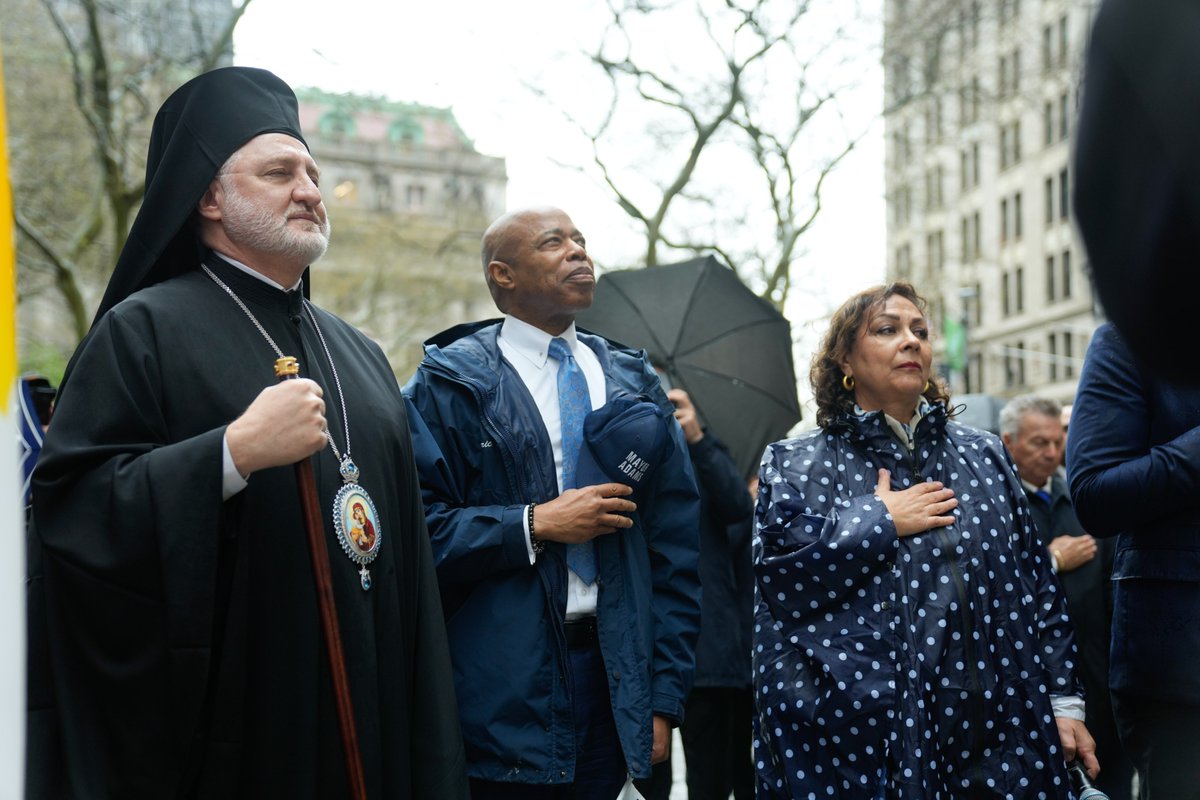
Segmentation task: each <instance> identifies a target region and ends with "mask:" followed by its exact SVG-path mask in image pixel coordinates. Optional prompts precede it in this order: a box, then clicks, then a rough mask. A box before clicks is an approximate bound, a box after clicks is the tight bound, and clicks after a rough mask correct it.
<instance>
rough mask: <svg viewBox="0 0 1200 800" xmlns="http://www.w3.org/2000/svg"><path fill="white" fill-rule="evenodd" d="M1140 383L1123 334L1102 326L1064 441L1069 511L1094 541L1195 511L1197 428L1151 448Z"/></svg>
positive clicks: (1199, 461)
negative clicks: (1069, 478)
mask: <svg viewBox="0 0 1200 800" xmlns="http://www.w3.org/2000/svg"><path fill="white" fill-rule="evenodd" d="M1144 381H1145V378H1144V376H1143V374H1142V372H1141V370H1140V369H1139V368H1138V366H1137V364H1136V363H1135V361H1134V357H1133V355H1132V353H1130V351H1129V349H1128V347H1127V346H1126V344H1125V342H1124V340H1123V339H1122V337H1121V335H1120V334H1118V333H1117V332H1116V330H1115V329H1114V328H1112V327H1111V326H1103V327H1101V328H1100V329H1099V330H1098V331H1097V332H1096V335H1095V337H1094V338H1093V340H1092V345H1091V347H1089V348H1088V354H1087V358H1086V360H1085V361H1084V365H1083V371H1082V373H1081V374H1080V377H1079V389H1078V391H1077V392H1076V395H1075V406H1074V410H1073V411H1072V414H1071V428H1070V433H1069V436H1068V441H1067V463H1068V464H1069V465H1070V473H1071V475H1070V477H1071V497H1072V500H1073V501H1074V504H1075V513H1076V515H1077V516H1078V517H1079V521H1080V522H1081V523H1083V526H1084V528H1086V529H1087V530H1088V531H1089V532H1091V533H1093V534H1095V535H1098V536H1113V535H1116V534H1118V533H1120V532H1122V531H1125V530H1130V529H1132V528H1137V527H1145V526H1146V525H1147V524H1150V523H1153V521H1154V519H1155V518H1156V517H1164V518H1165V517H1170V516H1173V515H1175V514H1178V513H1180V512H1185V511H1189V510H1195V509H1196V508H1197V500H1196V498H1197V497H1198V496H1200V458H1196V453H1198V452H1200V428H1193V429H1191V430H1189V431H1187V432H1186V433H1183V434H1181V435H1180V436H1178V437H1176V438H1175V439H1173V440H1171V441H1169V442H1164V443H1162V444H1157V445H1154V446H1151V445H1150V416H1151V414H1152V411H1153V410H1152V409H1151V408H1150V406H1149V403H1148V401H1147V397H1146V393H1145V390H1144Z"/></svg>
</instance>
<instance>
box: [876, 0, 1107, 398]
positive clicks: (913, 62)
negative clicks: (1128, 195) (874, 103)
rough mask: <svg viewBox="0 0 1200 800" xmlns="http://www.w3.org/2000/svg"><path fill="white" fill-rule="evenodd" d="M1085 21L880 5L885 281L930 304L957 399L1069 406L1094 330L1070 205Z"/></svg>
mask: <svg viewBox="0 0 1200 800" xmlns="http://www.w3.org/2000/svg"><path fill="white" fill-rule="evenodd" d="M1093 13H1094V3H1093V2H1090V0H887V2H886V15H887V16H886V22H885V34H884V58H885V70H886V80H887V86H886V100H885V102H886V110H885V117H884V119H885V131H886V137H887V157H886V167H885V169H886V183H887V207H888V227H887V240H888V265H887V274H888V276H889V277H890V278H905V279H908V280H911V281H912V282H913V283H914V284H915V285H916V286H917V287H918V289H919V290H920V291H921V292H922V293H923V294H924V295H925V296H926V297H927V298H928V299H929V301H930V306H931V315H932V317H933V323H934V325H935V326H936V329H937V330H938V331H943V330H944V331H946V335H945V336H942V337H939V339H940V341H939V344H938V356H937V359H938V361H939V362H940V363H941V364H943V365H944V366H945V365H950V366H952V367H953V369H952V370H950V378H951V382H952V388H953V390H954V391H955V392H957V393H965V392H973V393H980V392H982V393H988V394H992V395H998V396H1002V397H1011V396H1013V395H1017V394H1022V393H1025V392H1031V391H1037V392H1040V393H1044V394H1048V395H1050V396H1053V397H1055V398H1056V399H1058V400H1060V401H1064V402H1070V400H1071V399H1072V398H1073V396H1074V392H1075V383H1076V379H1077V377H1078V373H1079V366H1080V364H1081V361H1082V358H1083V355H1084V352H1085V350H1086V348H1087V345H1088V342H1089V340H1090V338H1091V333H1092V331H1093V330H1094V329H1095V327H1096V325H1097V316H1096V313H1095V310H1094V309H1093V300H1092V294H1091V291H1090V287H1089V285H1088V279H1087V274H1086V273H1087V268H1086V263H1085V262H1086V256H1085V254H1084V252H1083V248H1082V245H1081V243H1080V240H1079V237H1078V235H1077V233H1076V231H1075V228H1074V225H1073V221H1072V219H1071V204H1070V195H1071V174H1070V150H1071V137H1072V132H1073V128H1074V124H1075V120H1076V110H1077V108H1078V104H1079V91H1080V75H1081V67H1082V60H1083V54H1084V49H1085V45H1086V40H1087V32H1088V31H1089V29H1090V25H1091V20H1092V16H1093ZM959 325H961V326H962V328H963V329H965V334H966V337H965V352H964V349H960V348H956V347H955V339H956V335H957V332H958V329H959ZM959 353H962V357H961V359H960V358H958V357H957V356H958V354H959ZM956 361H958V362H959V363H954V362H956Z"/></svg>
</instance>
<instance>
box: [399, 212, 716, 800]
mask: <svg viewBox="0 0 1200 800" xmlns="http://www.w3.org/2000/svg"><path fill="white" fill-rule="evenodd" d="M483 266H484V274H485V276H486V279H487V282H488V287H489V289H490V290H491V292H492V296H493V298H494V299H495V301H496V305H497V307H499V308H500V310H501V311H503V312H505V314H506V316H505V318H504V319H503V320H491V321H486V322H480V323H473V324H468V325H462V326H458V327H455V328H452V329H450V330H448V331H446V332H444V333H442V334H439V335H438V336H435V337H434V338H433V339H431V340H430V341H429V342H427V343H426V351H425V359H424V361H423V362H422V363H421V366H420V367H419V368H418V370H417V373H416V375H415V376H414V377H413V379H412V380H411V381H410V382H409V384H408V385H407V386H406V387H405V389H404V393H405V396H406V397H407V398H408V400H409V401H410V405H411V408H412V410H413V411H414V412H415V413H414V414H413V415H412V417H413V435H414V444H415V447H416V457H417V465H418V468H419V471H420V473H421V483H422V491H423V496H424V501H425V510H426V518H427V521H428V524H429V530H430V535H431V536H432V539H433V551H434V559H435V561H436V564H437V569H438V578H439V582H440V584H441V589H442V597H443V600H444V603H445V613H446V619H447V627H448V629H449V638H450V648H451V656H452V660H453V662H454V673H455V674H454V679H455V686H456V689H457V692H458V699H459V708H460V714H461V718H462V724H463V734H464V737H465V739H466V746H467V759H468V763H469V774H470V775H471V778H472V796H473V797H475V798H507V797H514V798H515V797H521V798H556V797H566V796H568V793H570V792H572V791H573V792H574V794H569V796H571V797H576V798H579V797H598V798H600V797H603V798H605V800H611V798H614V797H616V795H617V792H618V791H620V789H621V786H622V785H623V784H624V783H625V781H626V778H627V776H632V777H636V778H640V777H645V776H648V775H649V774H650V766H651V764H652V763H654V762H658V761H661V760H663V759H665V758H666V757H667V756H668V755H669V752H670V750H669V747H670V729H671V726H673V725H678V724H679V723H680V722H681V721H682V719H683V708H684V701H685V699H686V697H687V695H688V691H689V689H690V687H691V682H692V671H693V665H694V662H695V653H694V651H695V644H696V636H697V632H698V628H699V613H700V586H699V577H698V573H697V557H698V536H697V527H698V509H699V504H698V496H697V492H696V486H695V480H694V477H693V473H692V469H691V466H690V464H689V462H688V452H687V447H686V445H685V444H684V441H683V437H682V433H681V431H680V429H679V426H678V425H677V424H676V423H675V422H674V420H673V419H672V417H671V415H672V412H673V406H672V405H671V403H670V401H668V400H667V398H666V396H665V395H664V394H663V391H662V388H661V386H660V385H659V382H658V379H657V377H656V376H655V373H654V371H653V369H652V368H651V366H650V364H649V362H648V360H647V359H646V358H645V355H644V354H643V353H638V352H634V351H630V350H627V349H623V348H620V347H618V346H616V345H614V344H613V343H611V342H608V341H607V340H605V339H602V338H600V337H597V336H592V335H588V334H585V333H576V331H575V325H574V317H575V314H576V313H577V312H578V311H580V310H582V309H584V308H587V307H588V306H589V305H590V304H591V300H592V294H593V290H594V287H595V277H594V270H593V266H592V261H591V258H590V257H589V256H588V254H587V250H586V246H585V242H584V239H583V235H582V234H581V233H580V232H579V231H578V229H577V228H575V226H574V224H573V223H572V222H571V220H570V218H569V217H567V215H566V214H565V213H563V212H562V211H559V210H557V209H535V210H528V211H520V212H514V213H511V214H508V215H505V216H504V217H502V218H501V219H499V220H497V221H496V222H495V223H493V224H492V226H491V227H490V228H489V229H488V231H487V233H486V234H485V235H484V239H483ZM560 340H561V341H560ZM556 347H565V348H566V351H567V352H566V354H565V355H564V354H563V352H562V351H561V350H559V351H556V349H555V348H556ZM556 353H557V354H556ZM569 365H570V366H569ZM570 369H578V370H580V371H582V373H583V375H584V376H585V377H586V379H587V380H586V383H587V392H588V395H589V397H588V399H589V400H590V408H592V409H597V408H600V407H602V406H605V407H607V406H606V404H608V405H609V406H611V405H612V403H613V401H614V400H618V401H620V402H624V401H626V400H630V399H640V400H649V401H651V402H652V403H653V404H654V406H655V407H656V410H657V411H658V412H659V413H661V415H662V424H663V425H664V426H669V428H665V430H667V431H668V432H669V435H666V436H663V437H661V439H662V440H663V443H662V445H661V448H660V453H659V455H658V457H657V459H656V463H657V466H656V468H655V469H654V470H653V472H652V474H649V475H647V476H646V477H645V479H644V484H645V485H643V486H641V487H640V488H639V489H638V493H637V494H636V495H633V494H632V489H631V487H630V486H628V485H626V484H627V483H631V482H632V481H623V482H622V481H613V482H610V483H600V484H598V485H584V486H580V487H577V488H571V486H566V487H564V486H563V485H562V484H563V482H564V468H567V469H568V472H569V473H573V472H574V470H573V469H570V467H571V466H572V465H571V464H570V463H564V462H565V461H566V462H569V460H570V459H569V456H568V457H567V458H564V454H563V450H564V434H563V419H564V418H566V417H567V414H566V413H562V411H561V410H560V388H559V386H560V383H559V379H560V378H561V374H562V373H563V371H564V370H570ZM568 452H569V451H568ZM567 482H568V483H571V481H567ZM589 543H594V550H593V551H592V552H593V553H594V557H595V562H596V566H597V567H598V574H597V575H596V577H595V579H594V580H591V581H589V580H586V579H585V578H583V577H581V574H577V572H576V571H575V567H574V566H572V567H571V569H568V557H567V555H566V553H567V545H568V544H570V545H581V544H582V545H588V544H589ZM589 546H591V545H589ZM572 563H574V562H572ZM538 787H540V788H538Z"/></svg>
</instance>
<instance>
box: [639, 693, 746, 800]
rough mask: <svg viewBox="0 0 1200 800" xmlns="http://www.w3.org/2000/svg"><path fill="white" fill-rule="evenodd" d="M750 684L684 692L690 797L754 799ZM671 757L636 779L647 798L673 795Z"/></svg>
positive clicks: (663, 798)
mask: <svg viewBox="0 0 1200 800" xmlns="http://www.w3.org/2000/svg"><path fill="white" fill-rule="evenodd" d="M753 706H754V698H753V696H752V694H751V690H750V689H748V688H747V689H728V688H722V687H703V686H701V687H697V688H695V689H692V693H691V695H690V696H689V697H688V701H687V708H686V710H685V713H684V718H683V727H682V728H681V729H680V731H679V733H680V737H681V738H682V739H683V753H684V756H685V758H686V759H687V787H688V800H728V798H729V795H730V793H732V794H733V796H734V798H735V800H754V764H753V761H752V753H751V749H750V715H751V713H752V711H753ZM675 757H676V755H675V754H674V753H672V754H671V758H669V759H667V760H666V761H664V762H663V763H661V764H656V765H655V766H654V774H653V775H652V776H651V777H650V778H648V779H646V780H642V781H636V785H637V790H638V791H639V792H641V793H642V796H643V797H645V798H646V800H668V799H669V798H670V796H671V783H672V780H671V778H672V775H671V760H672V759H673V758H675Z"/></svg>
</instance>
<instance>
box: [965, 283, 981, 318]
mask: <svg viewBox="0 0 1200 800" xmlns="http://www.w3.org/2000/svg"><path fill="white" fill-rule="evenodd" d="M973 288H974V290H975V294H974V295H972V296H971V298H970V316H969V317H968V319H970V320H971V324H972V325H974V326H975V327H976V328H978V327H979V326H980V325H982V324H983V303H982V302H981V301H980V294H979V293H980V291H982V289H983V286H982V284H980V283H979V281H975V286H974V287H973Z"/></svg>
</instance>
